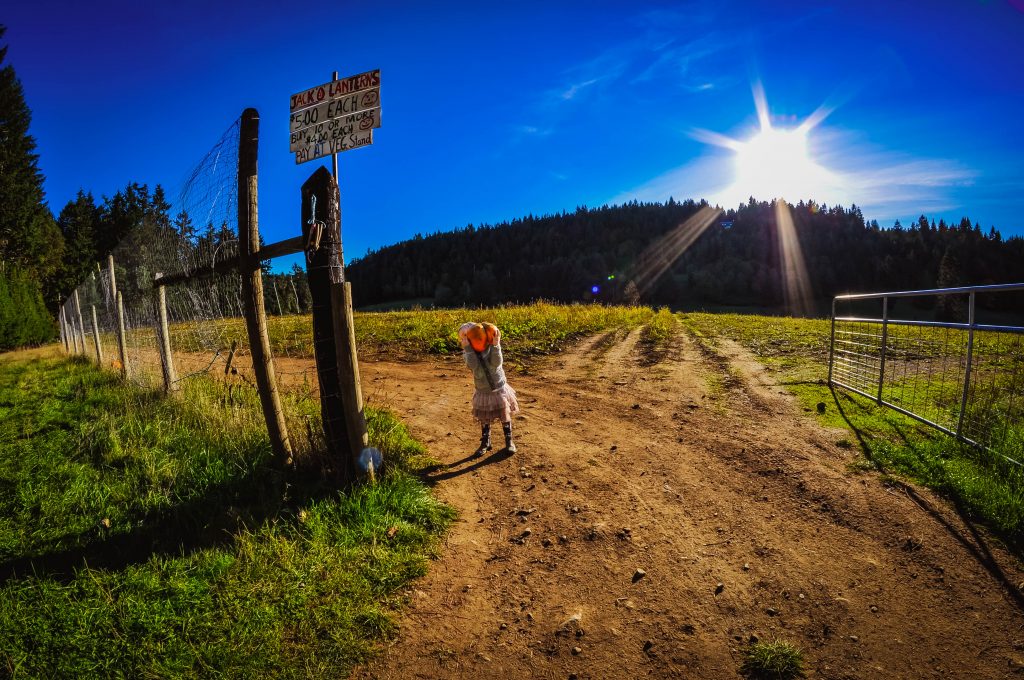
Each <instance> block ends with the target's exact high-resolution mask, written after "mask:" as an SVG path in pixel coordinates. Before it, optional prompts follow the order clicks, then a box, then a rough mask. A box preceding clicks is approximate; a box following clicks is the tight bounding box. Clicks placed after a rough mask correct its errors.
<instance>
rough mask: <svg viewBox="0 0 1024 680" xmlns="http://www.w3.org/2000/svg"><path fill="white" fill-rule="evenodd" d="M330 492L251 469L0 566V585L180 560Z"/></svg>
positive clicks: (314, 481)
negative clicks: (120, 525)
mask: <svg viewBox="0 0 1024 680" xmlns="http://www.w3.org/2000/svg"><path fill="white" fill-rule="evenodd" d="M337 492H338V487H337V486H333V485H331V484H330V483H328V482H325V481H324V479H323V477H321V476H320V475H318V474H317V472H315V471H312V470H310V471H308V472H307V471H305V470H303V471H300V472H298V473H291V474H289V473H282V472H280V471H278V470H275V469H272V468H262V469H258V470H256V471H255V472H253V473H250V474H248V475H245V476H242V477H238V478H235V479H232V480H231V481H230V482H229V483H226V484H220V485H216V486H212V487H209V488H208V489H207V490H206V491H205V492H204V493H203V494H201V495H199V496H197V497H195V498H191V499H188V500H186V501H184V502H182V503H180V504H178V505H175V506H173V507H171V508H166V509H164V510H162V511H159V512H153V513H150V514H147V515H145V516H144V517H142V518H141V520H137V521H136V522H135V523H136V524H137V526H136V528H134V529H132V530H130V531H127V532H123V533H110V532H108V531H107V530H104V529H102V528H98V529H96V530H93V531H90V532H88V533H82V534H79V535H78V536H75V537H68V539H67V540H68V542H70V543H73V544H74V545H73V546H72V547H69V548H66V549H63V550H56V551H52V552H47V553H43V554H41V555H33V556H22V557H14V558H13V559H8V560H7V561H5V562H0V586H3V585H5V584H6V583H8V582H9V581H11V580H13V579H18V578H24V577H36V578H49V579H53V580H55V581H58V582H60V583H64V584H67V583H69V582H71V581H72V580H73V579H74V576H75V572H76V571H77V570H79V569H82V568H84V567H88V568H90V569H107V570H121V569H124V568H126V567H129V566H132V565H136V564H142V563H144V562H147V561H148V560H149V559H150V558H151V557H154V556H160V555H163V556H168V557H183V556H188V555H191V554H193V553H196V552H199V551H201V550H206V549H209V548H216V547H224V546H229V545H231V544H233V543H234V542H235V540H236V537H237V535H238V534H239V533H240V532H241V531H243V530H255V529H256V528H258V527H259V526H261V525H263V524H264V523H266V522H268V521H270V520H272V519H274V518H277V517H282V516H290V515H291V514H293V513H295V512H297V511H298V510H299V508H301V507H303V506H305V505H307V504H309V503H310V502H312V501H314V500H316V499H318V498H323V497H326V496H330V495H333V494H336V493H337ZM105 534H108V535H105Z"/></svg>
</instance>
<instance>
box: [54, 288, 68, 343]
mask: <svg viewBox="0 0 1024 680" xmlns="http://www.w3.org/2000/svg"><path fill="white" fill-rule="evenodd" d="M57 302H58V304H59V303H60V298H59V297H58V298H57ZM57 327H58V329H59V330H60V343H61V344H62V345H64V353H65V354H67V353H68V334H67V332H66V329H65V328H64V305H63V304H60V306H59V307H58V308H57Z"/></svg>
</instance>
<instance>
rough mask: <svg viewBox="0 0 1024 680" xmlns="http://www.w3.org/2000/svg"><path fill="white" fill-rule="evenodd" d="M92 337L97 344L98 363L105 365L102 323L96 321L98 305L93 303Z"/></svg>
mask: <svg viewBox="0 0 1024 680" xmlns="http://www.w3.org/2000/svg"><path fill="white" fill-rule="evenodd" d="M92 339H93V342H94V343H95V344H96V363H97V364H99V365H100V366H102V365H103V346H102V345H101V344H100V325H99V323H97V322H96V305H92Z"/></svg>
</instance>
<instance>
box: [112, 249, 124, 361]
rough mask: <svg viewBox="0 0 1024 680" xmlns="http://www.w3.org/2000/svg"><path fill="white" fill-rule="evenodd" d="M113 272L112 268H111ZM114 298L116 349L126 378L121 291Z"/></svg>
mask: <svg viewBox="0 0 1024 680" xmlns="http://www.w3.org/2000/svg"><path fill="white" fill-rule="evenodd" d="M111 273H113V268H111ZM114 298H115V300H116V304H117V351H118V354H120V355H121V375H122V376H123V377H124V378H125V380H127V379H128V344H127V337H126V335H127V334H126V333H125V332H124V301H123V300H122V299H121V291H116V293H115V295H114Z"/></svg>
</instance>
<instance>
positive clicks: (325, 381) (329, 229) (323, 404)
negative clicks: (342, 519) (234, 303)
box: [302, 166, 358, 483]
mask: <svg viewBox="0 0 1024 680" xmlns="http://www.w3.org/2000/svg"><path fill="white" fill-rule="evenodd" d="M340 225H341V215H340V205H339V200H338V185H337V184H335V182H334V179H333V178H332V177H331V173H330V172H328V171H327V169H326V168H324V167H323V166H321V167H319V168H317V169H316V170H315V171H314V172H313V174H312V175H310V177H309V179H307V180H306V182H305V183H304V184H303V185H302V235H303V238H304V239H305V242H306V243H307V244H308V245H307V249H306V278H307V280H308V281H309V292H310V296H311V297H312V312H313V353H314V356H315V357H316V373H317V379H318V381H319V383H320V413H321V416H322V419H323V428H324V436H325V438H326V441H327V448H328V452H329V453H330V455H331V456H332V458H334V460H335V462H336V464H337V470H336V473H337V476H338V478H339V480H340V481H341V482H342V483H349V482H352V481H354V480H355V478H356V465H355V460H356V459H355V455H358V452H357V453H356V454H355V455H353V452H352V445H351V440H350V439H349V433H348V423H347V419H346V417H345V403H344V394H343V391H342V388H341V384H340V383H341V380H340V378H339V371H338V352H339V348H338V344H339V343H338V338H337V335H338V334H339V333H340V330H341V327H340V326H339V327H338V328H337V329H336V328H335V323H334V312H333V309H334V305H333V304H332V300H331V297H332V295H331V289H332V287H333V286H334V285H342V284H343V283H344V271H343V269H342V252H341V226H340Z"/></svg>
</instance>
